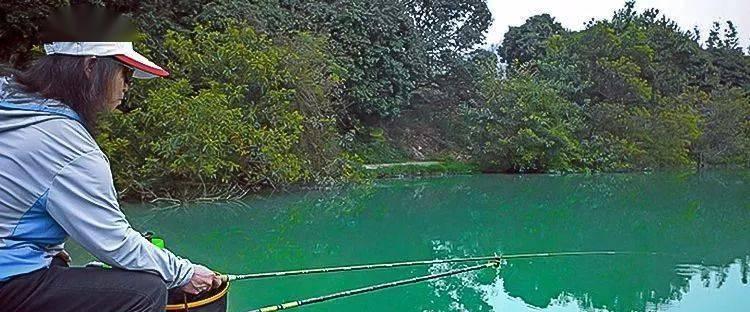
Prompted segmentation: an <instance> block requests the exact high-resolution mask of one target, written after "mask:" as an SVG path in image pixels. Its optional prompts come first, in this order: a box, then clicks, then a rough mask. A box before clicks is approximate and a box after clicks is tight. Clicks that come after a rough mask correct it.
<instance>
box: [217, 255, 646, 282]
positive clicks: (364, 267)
mask: <svg viewBox="0 0 750 312" xmlns="http://www.w3.org/2000/svg"><path fill="white" fill-rule="evenodd" d="M634 253H635V252H626V251H568V252H542V253H526V254H509V255H502V254H501V255H497V254H495V255H492V256H482V257H468V258H452V259H437V260H419V261H404V262H387V263H373V264H362V265H352V266H338V267H326V268H317V269H302V270H291V271H278V272H265V273H253V274H239V275H234V274H224V275H221V278H222V280H224V281H225V282H227V281H228V282H231V281H236V280H246V279H257V278H268V277H282V276H294V275H308V274H320V273H334V272H348V271H361V270H375V269H385V268H397V267H405V266H415V265H432V264H441V263H461V262H479V261H500V260H509V259H525V258H542V257H568V256H593V255H620V254H634Z"/></svg>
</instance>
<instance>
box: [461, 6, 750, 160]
mask: <svg viewBox="0 0 750 312" xmlns="http://www.w3.org/2000/svg"><path fill="white" fill-rule="evenodd" d="M634 5H635V4H634V2H627V3H626V5H625V7H624V8H623V9H621V10H618V11H617V12H615V14H614V16H613V17H612V19H610V20H601V21H591V22H589V23H588V24H587V26H586V29H584V30H582V31H575V32H573V31H566V30H563V29H562V28H561V27H560V25H559V23H556V22H555V21H554V19H552V18H550V17H549V16H548V15H541V16H535V17H532V18H529V19H528V20H527V22H526V24H524V25H522V26H520V27H514V28H511V31H509V32H508V33H507V34H506V36H505V39H504V41H503V46H502V47H501V48H500V50H499V54H500V56H501V57H502V58H503V59H504V60H505V61H506V62H507V66H509V69H508V70H507V71H506V74H507V77H504V78H503V77H499V76H495V77H489V78H485V79H489V84H490V85H493V84H494V86H493V87H492V88H489V89H488V90H484V91H483V95H482V100H483V102H482V103H481V104H480V105H477V106H475V107H474V108H473V109H471V110H470V113H471V114H474V115H478V116H480V118H479V119H478V120H477V121H476V122H477V129H476V130H474V131H472V134H474V140H473V141H474V143H475V144H476V145H477V146H479V148H477V149H475V150H474V151H473V152H474V155H475V156H477V157H479V158H478V160H479V161H480V162H481V163H482V164H483V166H484V167H486V168H489V169H491V170H500V171H514V172H515V171H520V172H538V171H571V170H573V171H579V170H633V169H637V170H641V169H653V168H669V167H684V166H697V165H700V166H707V165H716V164H736V165H748V164H750V150H748V149H747V145H746V144H747V140H748V136H747V129H748V128H747V127H748V122H749V121H750V114H748V112H750V111H749V109H750V97H748V93H747V91H748V82H747V75H748V74H749V73H750V69H749V68H748V64H749V63H748V56H746V55H744V54H743V51H742V49H741V48H739V47H738V46H737V41H738V40H737V31H736V29H735V28H734V26H733V24H732V23H731V22H728V23H727V28H726V31H724V36H723V38H720V37H719V35H718V33H719V31H720V29H719V28H715V29H714V30H713V31H712V34H711V36H710V37H709V39H708V42H707V45H706V47H705V48H703V47H701V45H700V43H699V42H698V40H699V36H698V34H697V32H696V31H687V32H686V31H682V30H680V29H679V27H677V26H676V24H675V23H674V22H673V21H671V20H669V19H668V18H666V17H664V16H662V15H661V14H660V12H658V11H657V10H646V11H645V12H641V13H639V12H636V11H635V10H634ZM717 25H718V24H717ZM715 27H718V26H716V25H715ZM523 86H525V87H523ZM729 112H732V113H729ZM730 116H732V117H730ZM709 142H710V143H709Z"/></svg>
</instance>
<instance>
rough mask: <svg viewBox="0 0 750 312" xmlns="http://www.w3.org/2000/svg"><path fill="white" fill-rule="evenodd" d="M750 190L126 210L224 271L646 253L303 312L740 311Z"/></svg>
mask: <svg viewBox="0 0 750 312" xmlns="http://www.w3.org/2000/svg"><path fill="white" fill-rule="evenodd" d="M749 186H750V172H747V171H741V172H704V173H700V174H693V173H654V174H603V175H592V176H580V175H569V176H548V175H523V176H511V175H482V176H463V177H449V178H439V179H427V180H416V181H381V182H378V183H376V184H375V185H373V186H367V187H358V188H354V189H342V190H337V191H333V192H325V193H318V192H311V193H294V194H284V195H281V196H270V197H258V198H255V199H252V200H248V201H246V202H244V203H242V204H232V205H229V204H212V205H199V206H194V207H187V208H184V209H180V210H178V211H174V210H166V211H153V210H144V209H140V208H139V207H130V209H128V211H127V212H128V215H129V216H130V218H131V219H132V220H133V224H134V225H135V226H136V227H137V228H138V229H140V230H145V229H151V230H155V231H157V232H158V233H160V234H161V235H162V236H164V237H166V238H167V241H168V245H169V246H168V247H170V248H171V249H172V250H174V251H176V252H177V253H179V254H183V255H186V256H188V257H189V258H191V259H194V260H197V261H198V262H202V263H205V264H208V265H210V266H211V267H212V268H215V269H217V270H220V271H228V272H235V273H245V272H261V271H275V270H283V269H295V268H303V267H321V266H331V265H341V264H356V263H374V262H385V261H395V260H403V259H431V258H445V257H462V256H476V255H490V254H493V253H495V252H501V253H509V254H510V253H527V252H544V251H576V250H577V251H586V250H619V251H638V252H657V254H655V255H618V256H591V257H567V258H539V259H523V260H521V259H518V260H508V261H507V262H506V263H505V264H504V265H503V267H502V268H501V269H500V270H498V271H497V272H493V271H490V270H487V271H480V272H477V273H468V274H464V275H461V276H457V277H452V278H448V279H444V280H440V281H435V282H431V283H426V284H420V285H415V286H408V287H402V288H398V289H394V290H385V291H381V292H377V293H373V294H368V295H362V296H357V297H352V298H347V299H342V300H337V301H333V302H331V303H324V304H321V305H315V306H311V307H309V308H304V309H303V310H304V311H353V310H360V311H396V310H398V311H530V310H531V311H533V310H538V309H543V310H545V311H707V310H714V311H739V310H741V308H744V307H745V306H747V305H748V304H750V287H748V271H750V269H749V268H748V263H749V262H750V257H749V256H750V240H749V239H747V238H748V236H749V234H750V191H749V190H750V187H749ZM78 253H80V251H78ZM77 258H78V261H85V260H86V258H85V257H81V256H79V257H77ZM455 267H456V266H432V267H430V268H406V269H399V270H392V271H377V272H351V273H343V274H338V275H335V276H322V275H321V276H310V277H290V278H283V279H273V280H271V279H269V280H258V281H248V282H239V283H237V284H236V285H235V286H234V287H233V289H232V292H231V293H230V305H231V306H232V308H233V311H245V310H249V309H251V308H255V307H258V306H265V305H268V304H272V303H277V302H282V301H286V300H289V299H297V298H305V297H310V296H317V295H322V294H326V293H329V292H334V291H339V290H342V289H350V288H355V287H361V286H364V285H371V284H375V283H381V282H385V281H391V280H396V279H402V278H405V277H411V276H416V275H424V274H428V273H433V272H439V271H444V270H448V269H451V268H455Z"/></svg>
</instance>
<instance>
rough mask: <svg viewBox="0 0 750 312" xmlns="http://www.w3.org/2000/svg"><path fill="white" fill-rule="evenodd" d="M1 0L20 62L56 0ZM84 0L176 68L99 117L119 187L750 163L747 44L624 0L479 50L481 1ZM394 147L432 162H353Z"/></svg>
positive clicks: (543, 19)
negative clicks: (575, 26)
mask: <svg viewBox="0 0 750 312" xmlns="http://www.w3.org/2000/svg"><path fill="white" fill-rule="evenodd" d="M16 2H17V1H11V2H10V4H9V5H11V6H12V7H13V10H12V11H10V12H11V13H9V15H8V16H10V17H13V18H8V19H6V20H4V21H1V22H0V24H1V25H2V28H3V29H4V30H6V29H7V30H6V31H4V32H3V33H0V39H2V40H3V45H2V48H1V49H0V58H1V59H2V61H4V62H9V63H12V64H13V65H14V66H24V64H25V63H27V62H28V60H29V59H30V58H31V56H30V55H31V52H29V51H31V46H32V45H34V44H38V42H37V41H36V40H37V39H34V38H37V36H36V29H37V28H36V27H32V25H38V24H39V23H40V21H41V20H42V19H43V17H44V15H45V14H46V12H49V11H51V10H54V9H55V8H58V7H60V6H63V5H66V4H69V3H68V1H51V0H37V1H30V2H23V3H16ZM84 2H85V1H84ZM95 2H96V4H98V5H105V6H107V7H108V8H111V9H114V10H117V11H120V12H123V13H126V14H129V15H131V16H132V17H133V20H134V21H135V22H136V24H137V25H139V26H140V29H141V30H142V31H143V32H142V34H141V35H142V37H141V41H140V42H139V43H138V44H139V45H140V46H141V48H140V50H141V51H146V54H149V56H151V57H152V58H154V59H156V60H158V61H159V62H161V63H162V64H165V65H166V68H167V69H168V70H169V71H170V72H171V73H172V77H174V79H169V80H153V81H139V82H137V83H136V85H135V89H134V91H132V92H133V94H131V95H130V96H129V99H127V101H126V103H125V104H124V106H123V108H122V110H124V111H127V114H112V115H109V116H105V117H104V118H103V121H102V123H101V124H102V129H101V131H100V133H99V135H98V141H99V143H100V145H101V146H102V148H103V150H104V151H105V153H107V155H109V158H110V160H111V162H112V169H113V172H114V176H115V180H116V184H117V185H118V189H119V190H120V192H121V195H122V196H124V197H128V198H133V199H153V198H157V197H176V198H177V197H179V198H190V197H216V196H225V195H228V196H231V195H232V194H242V193H245V192H247V191H252V190H255V189H257V188H261V187H279V186H283V185H288V184H316V185H320V184H324V185H329V184H333V183H337V182H340V181H353V180H359V179H367V178H369V177H371V176H391V175H399V174H410V173H414V172H416V173H419V174H423V173H430V172H436V171H437V172H446V171H448V172H462V173H463V172H474V171H475V169H474V168H480V169H481V170H483V171H491V172H587V171H630V170H649V169H659V168H685V167H691V168H696V167H706V166H750V95H749V94H750V56H748V55H746V54H745V53H744V51H743V48H742V47H740V46H739V45H738V41H739V40H738V33H737V29H736V28H735V26H734V24H733V23H732V22H730V21H727V22H722V23H716V24H714V27H713V28H712V29H711V30H710V31H709V33H708V36H707V38H706V39H705V40H704V38H702V34H701V33H700V32H699V30H697V29H694V30H683V29H680V28H679V27H678V26H677V25H676V24H675V23H674V22H673V21H672V20H670V19H669V18H668V17H667V16H665V15H663V14H662V13H661V12H659V11H658V10H646V11H642V12H638V11H636V10H635V9H634V7H635V3H634V2H632V1H628V2H626V3H625V6H624V7H623V8H622V9H619V10H617V11H616V12H615V13H614V14H613V16H612V17H611V18H610V19H605V20H592V21H590V22H588V23H587V24H586V27H585V29H583V30H580V31H572V30H568V29H565V28H563V27H562V25H561V24H560V23H558V22H556V21H555V19H554V17H552V16H550V15H547V14H544V15H537V16H532V17H530V18H528V19H527V21H526V23H524V24H523V25H520V26H518V27H511V28H510V30H509V31H508V32H507V33H506V35H505V38H504V40H503V41H502V43H501V44H500V45H499V46H498V47H496V48H493V49H483V48H476V47H477V46H478V45H479V44H481V43H483V42H484V40H485V38H484V34H485V32H486V31H487V29H488V27H489V25H490V23H491V16H490V13H489V10H488V8H487V5H486V3H485V2H484V1H483V0H467V1H460V2H456V1H450V0H440V1H429V2H413V1H401V0H381V1H360V0H357V1H303V2H299V1H288V0H251V1H238V0H230V1H212V0H201V1H189V2H179V3H177V4H175V5H173V6H162V5H160V4H159V2H158V1H140V2H128V1H126V2H120V1H95ZM7 5H8V4H3V5H2V6H3V7H6V6H7ZM410 160H443V161H447V162H446V163H447V164H448V165H441V167H440V168H437V167H429V168H425V167H412V166H405V167H403V168H408V169H405V170H406V171H400V170H401V169H398V168H401V167H388V168H385V169H382V170H381V171H378V172H375V173H373V172H369V173H368V172H365V171H363V170H362V169H361V167H362V166H361V165H362V164H363V163H386V162H403V161H410ZM442 167H446V168H442ZM441 168H442V169H441ZM443 169H444V170H443ZM433 170H434V171H433Z"/></svg>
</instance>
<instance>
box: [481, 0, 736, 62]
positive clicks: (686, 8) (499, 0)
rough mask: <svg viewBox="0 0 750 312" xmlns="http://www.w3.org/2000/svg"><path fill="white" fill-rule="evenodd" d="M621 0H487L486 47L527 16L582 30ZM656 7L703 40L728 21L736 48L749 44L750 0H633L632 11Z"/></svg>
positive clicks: (606, 15)
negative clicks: (489, 17)
mask: <svg viewBox="0 0 750 312" xmlns="http://www.w3.org/2000/svg"><path fill="white" fill-rule="evenodd" d="M624 4H625V0H514V1H508V0H487V5H488V6H489V8H490V11H491V12H492V17H493V20H494V21H493V23H492V26H490V29H489V31H488V33H487V42H488V43H489V44H493V45H494V44H498V43H500V42H502V41H503V35H505V32H507V31H508V27H509V26H519V25H521V24H523V23H524V21H525V20H526V19H527V18H529V17H530V16H533V15H537V14H543V13H549V14H550V15H552V16H553V17H555V19H556V20H557V21H558V22H560V23H561V24H562V25H563V27H565V28H567V29H570V30H581V29H583V23H584V22H586V21H588V20H590V19H591V18H595V19H604V18H611V17H612V13H613V12H614V11H615V10H617V9H619V8H622V7H623V6H624ZM648 8H657V9H659V10H660V11H661V13H662V14H664V15H666V16H667V17H669V18H671V19H672V20H674V21H676V22H677V24H678V25H680V27H681V28H683V29H684V30H689V29H693V26H696V25H697V26H698V28H699V29H700V32H701V40H702V41H703V40H705V39H706V37H707V36H708V31H709V30H710V29H711V24H712V23H713V22H714V21H726V20H731V21H732V22H734V24H735V26H736V27H737V30H738V32H739V37H740V45H741V46H742V47H743V48H744V49H745V51H747V47H748V44H750V0H637V1H636V9H638V11H643V10H644V9H648Z"/></svg>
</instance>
